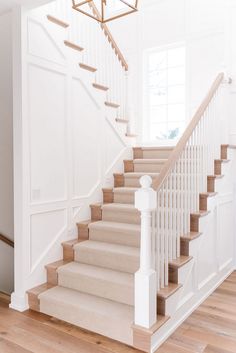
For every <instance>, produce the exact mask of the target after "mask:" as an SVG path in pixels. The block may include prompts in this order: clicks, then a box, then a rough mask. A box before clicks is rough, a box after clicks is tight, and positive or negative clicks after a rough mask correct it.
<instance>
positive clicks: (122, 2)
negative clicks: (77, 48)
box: [72, 0, 138, 23]
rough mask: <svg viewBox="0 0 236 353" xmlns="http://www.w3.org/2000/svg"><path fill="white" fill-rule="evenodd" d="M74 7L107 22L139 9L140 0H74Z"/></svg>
mask: <svg viewBox="0 0 236 353" xmlns="http://www.w3.org/2000/svg"><path fill="white" fill-rule="evenodd" d="M72 8H73V9H74V10H76V11H78V12H81V13H82V14H84V15H86V16H89V17H91V18H93V19H94V20H96V21H98V22H100V23H106V22H109V21H112V20H115V19H118V18H120V17H123V16H126V15H129V14H131V13H134V12H136V11H138V0H84V1H79V0H77V1H76V0H72Z"/></svg>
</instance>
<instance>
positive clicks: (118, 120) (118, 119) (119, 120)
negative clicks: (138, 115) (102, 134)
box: [116, 118, 129, 124]
mask: <svg viewBox="0 0 236 353" xmlns="http://www.w3.org/2000/svg"><path fill="white" fill-rule="evenodd" d="M116 122H117V123H121V124H128V123H129V120H127V119H121V118H116Z"/></svg>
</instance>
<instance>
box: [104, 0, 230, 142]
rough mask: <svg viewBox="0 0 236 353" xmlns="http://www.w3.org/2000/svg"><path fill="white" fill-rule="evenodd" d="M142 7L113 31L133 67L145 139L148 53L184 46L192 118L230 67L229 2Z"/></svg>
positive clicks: (183, 0)
mask: <svg viewBox="0 0 236 353" xmlns="http://www.w3.org/2000/svg"><path fill="white" fill-rule="evenodd" d="M139 8H140V10H139V12H138V14H135V15H130V16H127V17H124V18H123V19H121V20H119V21H116V22H115V21H114V22H113V23H111V24H110V25H109V26H110V28H111V30H112V33H113V34H114V37H115V38H116V39H117V41H118V43H119V45H120V46H121V48H122V50H123V52H124V55H125V57H127V58H128V61H129V63H130V67H131V79H132V83H131V90H132V92H133V95H134V107H135V115H136V116H137V117H138V119H137V121H136V126H137V129H138V132H139V134H140V135H141V136H142V132H143V124H142V120H143V116H144V114H143V110H144V105H143V96H144V92H143V84H144V82H143V65H144V60H143V59H144V58H143V54H144V51H145V50H146V49H150V48H154V47H159V46H165V45H169V44H172V43H178V42H185V44H186V49H187V51H186V55H187V57H186V59H187V64H186V65H187V82H186V84H187V119H190V118H191V117H192V115H193V112H194V111H195V110H196V108H197V107H198V106H199V104H200V102H201V100H202V98H203V97H204V95H205V94H206V92H207V89H208V88H209V85H210V84H211V83H212V82H213V80H214V78H215V77H216V75H217V73H218V72H219V71H220V70H222V69H225V66H226V59H225V56H226V53H225V42H226V38H225V35H226V34H225V13H226V11H227V1H224V0H200V1H196V0H178V1H176V0H145V1H140V5H139ZM124 33H127V35H124ZM131 94H132V93H131Z"/></svg>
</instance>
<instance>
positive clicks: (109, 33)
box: [88, 1, 129, 71]
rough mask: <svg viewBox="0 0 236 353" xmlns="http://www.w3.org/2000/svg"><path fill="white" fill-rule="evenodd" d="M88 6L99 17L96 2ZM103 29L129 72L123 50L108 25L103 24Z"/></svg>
mask: <svg viewBox="0 0 236 353" xmlns="http://www.w3.org/2000/svg"><path fill="white" fill-rule="evenodd" d="M88 4H89V6H90V7H91V9H92V11H93V13H94V15H95V16H97V17H99V11H98V9H97V7H96V5H95V4H94V2H93V1H91V2H89V3H88ZM101 28H102V29H103V30H104V33H105V35H106V36H107V39H108V42H109V43H111V46H112V48H113V49H114V50H115V53H116V55H117V57H118V59H119V61H120V63H121V65H122V66H123V68H124V69H125V71H128V70H129V66H128V64H127V62H126V60H125V58H124V55H123V54H122V53H121V50H120V48H119V47H118V45H117V43H116V41H115V39H114V38H113V36H112V34H111V32H110V31H109V29H108V27H107V25H106V24H105V23H101Z"/></svg>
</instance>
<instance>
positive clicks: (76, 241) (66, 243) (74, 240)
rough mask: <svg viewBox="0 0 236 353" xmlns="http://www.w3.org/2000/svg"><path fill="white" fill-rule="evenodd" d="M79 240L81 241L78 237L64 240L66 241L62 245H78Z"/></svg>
mask: <svg viewBox="0 0 236 353" xmlns="http://www.w3.org/2000/svg"><path fill="white" fill-rule="evenodd" d="M78 242H79V240H78V239H77V238H76V239H72V240H68V241H64V242H63V243H62V245H63V246H74V245H76V244H77V243H78Z"/></svg>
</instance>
